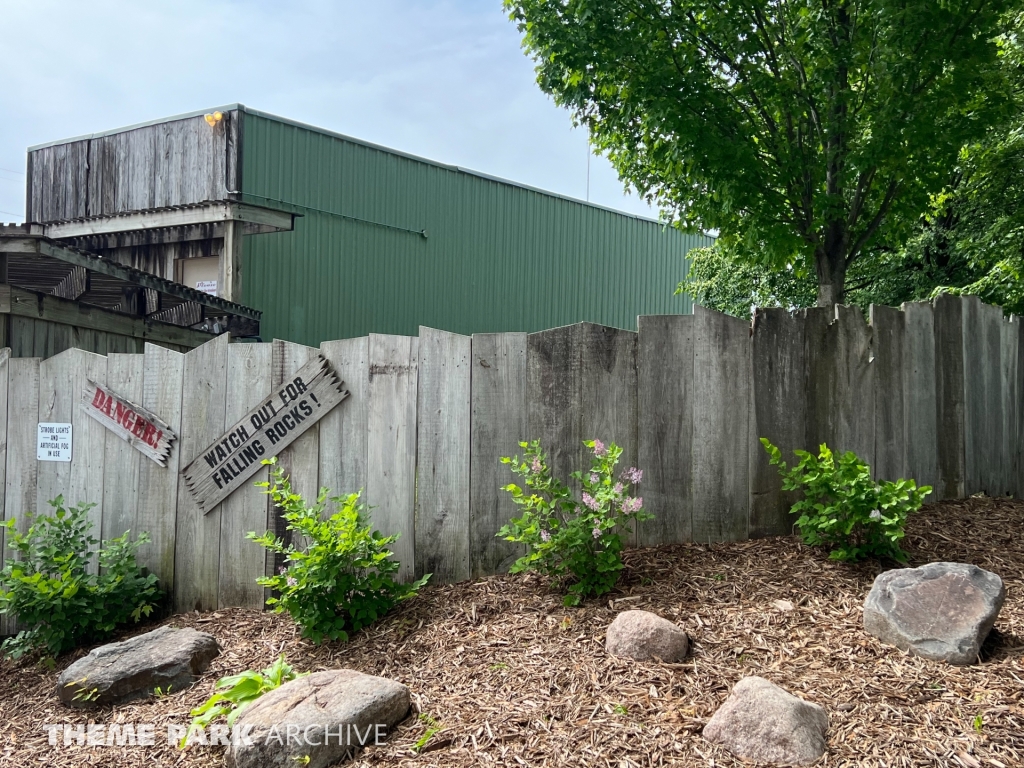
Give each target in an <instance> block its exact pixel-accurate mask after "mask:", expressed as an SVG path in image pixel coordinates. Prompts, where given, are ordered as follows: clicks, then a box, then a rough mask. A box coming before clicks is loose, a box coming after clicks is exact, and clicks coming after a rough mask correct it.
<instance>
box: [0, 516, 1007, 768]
mask: <svg viewBox="0 0 1024 768" xmlns="http://www.w3.org/2000/svg"><path fill="white" fill-rule="evenodd" d="M906 548H907V550H908V552H909V554H910V558H911V565H920V564H923V563H926V562H929V561H935V560H952V561H961V562H968V563H974V564H976V565H979V566H981V567H983V568H986V569H989V570H991V571H994V572H996V573H998V574H999V575H1000V576H1001V577H1002V578H1003V580H1004V582H1005V583H1006V587H1007V600H1006V604H1005V605H1004V607H1003V610H1002V612H1001V614H1000V616H999V620H998V622H997V623H996V628H995V630H994V631H993V632H992V634H991V635H990V637H989V639H988V641H987V642H986V644H985V647H984V648H983V649H982V660H981V663H980V664H978V665H975V666H971V667H953V666H948V665H944V664H939V663H935V662H931V661H926V660H924V659H920V658H915V657H911V656H907V655H905V654H903V653H901V652H900V651H898V650H895V649H892V648H886V647H882V646H881V645H880V644H879V643H878V642H877V641H876V640H875V639H874V638H872V637H869V636H868V635H866V634H865V633H864V632H863V631H862V629H861V605H862V603H863V601H864V598H865V596H866V595H867V593H868V590H869V589H870V587H871V583H872V580H873V579H874V577H875V576H876V575H877V574H878V573H879V572H880V571H881V570H882V569H883V566H882V565H881V564H879V563H877V562H869V563H862V564H859V565H855V566H851V565H844V564H840V563H835V562H831V561H829V560H828V559H827V558H826V557H825V556H824V555H823V554H822V553H820V552H817V551H814V550H811V549H808V548H807V547H804V546H803V545H802V544H800V543H799V541H798V540H797V539H795V538H775V539H763V540H759V541H749V542H741V543H735V544H721V545H712V546H702V545H698V544H688V545H682V546H672V547H663V548H658V549H649V550H634V551H630V552H628V553H627V557H626V561H627V570H626V572H625V574H624V577H623V579H622V581H621V582H620V585H619V588H618V589H617V590H616V591H615V592H613V593H612V594H611V595H608V596H605V598H604V599H603V600H600V601H591V602H589V603H587V604H586V605H585V606H584V607H582V608H577V609H567V608H564V607H563V606H562V604H561V600H560V598H559V597H558V596H557V595H555V594H553V593H552V592H551V591H550V590H549V589H548V586H547V584H546V583H545V582H544V581H543V580H542V579H540V578H538V577H536V576H525V577H524V576H502V577H493V578H487V579H481V580H477V581H471V582H465V583H462V584H456V585H453V586H435V587H428V588H426V589H425V590H424V591H423V592H422V593H421V594H420V596H418V597H417V598H414V599H412V600H410V601H409V602H407V603H406V604H404V605H403V606H402V607H401V608H400V609H399V610H397V611H395V612H394V613H393V614H392V615H389V616H388V617H387V618H386V619H385V620H383V621H381V622H380V623H379V624H378V625H376V626H375V627H373V628H372V629H371V630H370V631H366V632H363V633H361V634H359V635H358V636H357V637H355V638H354V639H353V640H352V641H351V642H349V643H347V644H333V645H327V646H320V647H316V646H313V645H311V644H309V643H307V642H305V641H303V640H301V639H300V638H299V637H298V635H297V633H296V631H295V628H294V625H293V624H292V623H291V621H290V620H289V619H288V618H287V617H285V616H277V615H273V614H269V613H260V612H257V611H250V610H240V609H231V610H222V611H217V612H215V613H207V614H192V615H187V616H176V617H173V618H171V619H168V620H167V622H166V623H170V624H173V625H176V626H190V627H195V628H197V629H201V630H205V631H207V632H211V633H212V634H214V635H215V636H216V637H217V638H218V639H219V641H220V643H221V645H222V647H223V648H224V652H223V653H222V654H221V655H220V656H219V657H218V658H217V659H215V660H214V662H213V665H212V667H211V668H210V670H209V672H208V673H207V674H206V675H205V676H204V677H203V679H202V680H201V681H200V682H199V683H198V684H197V685H195V686H194V687H193V688H191V689H190V690H187V691H184V692H173V691H172V692H171V694H170V695H168V696H165V697H163V698H160V699H154V700H150V701H146V702H143V703H136V704H133V705H129V706H125V707H122V708H118V709H116V710H110V709H106V710H99V711H97V712H93V713H91V714H83V713H80V712H76V711H72V710H69V709H66V708H64V707H63V706H62V705H61V704H60V703H59V702H58V701H57V699H56V697H55V694H54V688H55V682H56V678H57V674H58V673H59V671H60V669H62V668H64V667H65V666H67V665H68V664H70V663H71V661H73V660H74V659H75V658H77V657H78V656H80V655H81V654H82V653H84V651H79V652H77V653H76V654H75V655H73V656H69V657H67V658H63V659H61V660H60V661H59V662H58V664H57V669H56V670H46V669H44V668H42V667H40V666H39V665H38V664H33V663H24V662H23V663H20V664H16V663H12V662H3V663H2V664H0V712H2V714H3V717H2V719H0V766H2V767H3V768H7V766H16V767H17V768H23V767H25V766H41V765H42V766H47V768H70V767H71V766H75V767H76V768H77V767H78V766H111V767H116V768H129V767H135V766H181V767H182V768H199V767H200V766H203V767H204V768H205V767H206V766H218V765H221V764H222V763H223V757H222V753H223V747H204V746H192V747H190V748H189V749H188V750H186V751H184V752H182V751H179V750H177V749H176V748H175V747H173V746H168V745H167V744H166V738H165V737H161V736H162V734H165V733H166V725H167V724H168V723H174V724H181V725H184V724H187V723H188V721H189V714H188V713H189V710H190V709H191V708H193V707H195V706H196V705H198V704H199V703H201V702H202V701H204V700H205V699H206V698H207V697H208V696H209V695H210V694H211V693H212V691H213V685H214V682H215V681H216V680H217V678H219V677H221V676H223V675H227V674H233V673H236V672H239V671H242V670H244V669H247V668H253V669H257V668H261V667H264V666H266V665H268V664H270V663H271V662H272V661H273V660H274V659H275V658H276V657H277V655H278V654H279V653H282V652H283V653H285V654H287V657H288V659H289V661H290V662H291V663H292V664H294V665H295V666H296V667H297V668H299V669H302V670H320V669H330V668H337V667H351V668H354V669H358V670H361V671H363V672H367V673H370V674H375V675H383V676H385V677H389V678H393V679H396V680H399V681H401V682H403V683H405V684H406V685H408V686H409V687H410V689H411V690H412V693H413V699H414V711H413V714H412V716H410V717H409V718H408V719H407V720H406V721H405V722H404V723H403V724H402V725H401V726H399V728H398V729H397V731H396V732H395V733H394V734H393V735H392V737H391V738H390V739H389V741H388V743H387V744H386V745H384V746H380V747H370V748H368V749H367V750H365V751H364V752H362V753H361V754H360V755H358V756H357V757H356V758H355V759H354V760H352V761H351V762H350V763H349V764H350V765H352V766H358V767H359V768H362V767H363V766H398V765H402V766H456V767H458V766H467V767H468V766H478V765H479V766H487V765H496V766H517V765H518V766H554V765H559V766H563V765H564V766H588V767H589V766H610V767H611V768H634V767H637V766H660V765H686V766H740V765H743V764H742V763H740V762H739V761H738V760H736V759H735V758H733V757H732V756H731V755H729V754H728V753H727V752H725V751H724V750H723V749H721V748H719V747H717V746H714V745H712V744H709V743H708V742H706V741H704V740H703V739H702V738H701V735H700V733H701V729H702V728H703V726H704V724H705V723H707V721H708V719H709V718H710V717H711V715H712V714H713V713H714V711H715V709H716V708H717V707H718V706H719V705H720V704H721V703H722V702H723V701H724V699H725V697H726V696H727V695H728V692H729V690H730V688H731V687H732V685H733V684H734V683H735V682H736V681H737V680H739V679H740V678H741V677H743V676H745V675H761V676H763V677H766V678H768V679H769V680H771V681H772V682H774V683H777V684H778V685H781V686H783V687H784V688H786V689H788V690H789V691H791V692H792V693H794V694H796V695H798V696H801V697H803V698H806V699H809V700H811V701H814V702H817V703H818V704H821V705H822V706H824V707H825V709H826V710H827V712H828V714H829V718H830V729H829V734H828V753H827V754H826V756H825V757H824V758H823V759H822V761H821V762H820V763H819V765H822V766H840V765H843V766H879V767H884V768H896V767H897V766H963V767H964V768H981V767H982V766H994V768H1009V767H1010V766H1024V502H1017V501H1010V500H1006V499H998V500H997V499H987V498H974V499H968V500H966V501H958V502H943V503H939V504H933V505H930V506H928V507H926V508H925V509H924V510H922V512H921V513H919V514H918V515H917V516H915V517H914V518H913V519H912V521H911V523H910V524H909V526H908V534H907V541H906ZM889 565H891V564H889ZM788 603H791V604H792V609H790V605H788ZM629 608H642V609H647V610H651V611H654V612H657V613H659V614H661V615H662V616H665V617H667V618H670V619H672V620H674V621H676V622H678V623H679V624H680V625H681V626H683V627H685V628H686V630H687V631H688V632H689V634H690V636H691V638H692V640H693V653H692V656H691V657H690V658H688V659H687V661H686V662H685V663H682V664H662V663H653V662H652V663H638V662H632V661H626V660H621V659H615V658H611V657H609V656H608V655H607V654H606V653H605V651H604V631H605V628H606V627H607V626H608V624H609V623H610V622H611V620H612V619H613V618H614V617H615V615H616V614H617V613H618V612H619V611H621V610H625V609H629ZM148 629H152V627H147V628H145V630H148ZM145 630H140V629H136V630H135V632H139V631H145ZM88 722H96V723H107V724H109V723H113V722H121V723H155V724H156V732H157V744H156V746H153V747H138V746H135V747H132V746H124V747H117V746H109V747H88V746H76V745H71V746H63V745H58V746H56V747H52V746H49V745H48V744H47V739H46V732H45V731H44V729H43V726H44V724H46V723H68V724H78V723H88ZM428 729H436V730H435V732H434V733H433V734H432V735H431V736H430V738H429V739H424V737H425V736H426V735H427V731H428ZM418 742H425V743H423V744H422V746H421V748H420V749H419V751H414V747H415V746H416V745H417V743H418Z"/></svg>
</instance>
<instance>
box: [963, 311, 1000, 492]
mask: <svg viewBox="0 0 1024 768" xmlns="http://www.w3.org/2000/svg"><path fill="white" fill-rule="evenodd" d="M1001 324H1002V311H1001V310H1000V309H999V308H998V307H990V306H988V305H985V304H982V303H981V300H980V299H978V297H977V296H965V297H964V298H963V339H964V342H963V350H964V351H963V355H964V403H965V405H966V407H965V410H964V459H965V469H966V485H965V489H966V492H967V495H971V494H975V493H978V492H979V491H984V492H986V493H989V494H995V493H997V492H998V491H997V488H998V486H1000V485H1002V482H1001V478H1000V466H1001V460H1000V456H999V451H1000V449H1001V448H1002V444H1003V429H1002V427H1003V424H1002V412H1003V402H1002V394H1001V391H1000V386H1001V377H1002V372H1001V366H1000V357H1001V347H1002V339H1001V331H1000V326H1001Z"/></svg>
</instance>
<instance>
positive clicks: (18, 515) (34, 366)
mask: <svg viewBox="0 0 1024 768" xmlns="http://www.w3.org/2000/svg"><path fill="white" fill-rule="evenodd" d="M39 364H40V359H39V358H38V357H20V358H11V360H10V361H9V362H8V374H7V377H8V385H7V407H8V412H9V413H10V414H11V416H14V415H15V414H21V415H22V418H8V422H7V440H6V442H7V471H6V477H5V478H4V480H5V487H4V519H5V520H10V519H12V518H14V519H16V520H17V530H18V531H19V532H20V533H25V531H27V530H28V526H29V521H28V514H29V513H31V512H35V511H36V488H37V483H38V478H39V462H37V461H36V414H37V413H38V409H39ZM44 512H45V510H44ZM5 545H6V544H5ZM10 556H11V552H10V551H9V550H8V551H7V552H6V553H5V557H10ZM15 630H16V621H15V619H14V618H13V617H9V616H0V633H3V634H11V633H13V632H14V631H15Z"/></svg>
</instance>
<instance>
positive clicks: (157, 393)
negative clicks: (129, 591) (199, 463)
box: [137, 344, 185, 590]
mask: <svg viewBox="0 0 1024 768" xmlns="http://www.w3.org/2000/svg"><path fill="white" fill-rule="evenodd" d="M145 350H146V351H145V354H144V355H143V357H144V358H145V360H144V361H143V369H144V370H143V385H142V405H143V407H144V408H147V409H148V410H150V411H152V412H153V413H155V414H157V415H158V416H159V417H160V418H161V419H162V420H163V421H165V422H166V423H167V425H168V426H169V427H171V429H173V430H174V433H175V434H176V435H178V439H177V440H175V441H174V442H172V443H171V452H170V453H169V454H168V455H167V466H166V467H161V466H160V465H159V464H157V463H156V462H154V461H150V460H149V459H146V460H145V461H143V462H142V463H141V464H140V465H139V503H138V512H137V515H138V517H137V519H138V526H139V531H146V532H147V533H149V538H150V543H149V544H145V545H143V546H142V547H141V548H140V549H139V563H140V564H141V565H144V566H145V567H146V568H148V569H149V570H150V572H151V573H154V574H156V577H157V578H158V579H160V585H161V587H162V588H163V589H165V590H169V589H171V588H172V587H173V585H174V540H175V535H176V531H175V520H176V515H177V508H178V471H179V470H180V469H181V466H182V464H181V439H182V438H181V406H182V389H183V387H184V376H185V355H183V354H182V353H180V352H175V351H173V350H170V349H165V348H164V347H160V346H157V345H156V344H147V345H146V347H145Z"/></svg>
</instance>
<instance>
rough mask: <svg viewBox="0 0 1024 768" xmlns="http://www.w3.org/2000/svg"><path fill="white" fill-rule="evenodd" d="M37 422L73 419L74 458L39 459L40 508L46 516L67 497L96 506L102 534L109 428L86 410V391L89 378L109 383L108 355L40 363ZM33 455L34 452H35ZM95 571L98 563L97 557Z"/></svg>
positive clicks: (79, 354)
mask: <svg viewBox="0 0 1024 768" xmlns="http://www.w3.org/2000/svg"><path fill="white" fill-rule="evenodd" d="M39 375H40V381H39V411H38V415H39V421H40V422H60V423H70V424H71V426H72V448H71V461H70V462H62V461H44V462H39V470H38V473H39V474H38V478H39V479H38V486H37V489H36V511H38V512H41V513H46V514H48V513H49V512H51V511H52V510H51V508H50V506H49V504H48V502H49V501H50V500H51V499H54V498H56V497H57V496H59V495H63V497H64V501H65V504H69V505H71V504H86V503H90V504H95V505H96V506H94V507H93V508H92V509H90V510H89V513H88V516H87V517H88V520H89V522H91V523H92V534H93V535H94V536H97V537H98V536H99V535H100V534H101V533H102V532H103V463H104V461H103V458H104V457H103V453H104V443H105V441H106V432H107V430H106V428H105V427H103V426H102V425H101V424H99V423H98V422H96V421H94V420H93V419H92V418H90V417H89V416H87V415H85V413H83V412H82V409H81V407H80V403H81V399H82V391H83V390H84V389H85V388H86V386H87V382H88V381H89V380H92V381H95V382H96V383H97V384H101V385H102V384H105V383H106V377H107V359H106V358H105V357H103V356H101V355H96V354H93V353H92V352H85V351H83V350H81V349H68V350H65V351H64V352H62V353H60V354H59V355H57V356H55V357H51V358H50V359H49V360H45V361H43V363H42V364H41V365H40V366H39ZM32 454H33V456H34V455H35V450H34V449H33V451H32ZM90 567H91V569H92V570H94V571H95V570H98V568H99V564H98V563H97V562H95V561H93V562H92V563H91V564H90Z"/></svg>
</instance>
